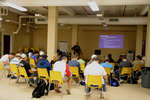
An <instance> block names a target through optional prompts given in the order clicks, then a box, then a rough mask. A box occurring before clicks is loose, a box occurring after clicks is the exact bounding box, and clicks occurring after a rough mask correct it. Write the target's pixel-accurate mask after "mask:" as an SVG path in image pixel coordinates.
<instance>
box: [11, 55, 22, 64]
mask: <svg viewBox="0 0 150 100" xmlns="http://www.w3.org/2000/svg"><path fill="white" fill-rule="evenodd" d="M19 63H20V60H19V59H18V58H16V57H15V58H13V59H12V60H11V61H10V64H16V65H19Z"/></svg>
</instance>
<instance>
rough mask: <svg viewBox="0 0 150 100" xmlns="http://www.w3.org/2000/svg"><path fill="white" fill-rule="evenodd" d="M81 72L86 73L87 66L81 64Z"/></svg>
mask: <svg viewBox="0 0 150 100" xmlns="http://www.w3.org/2000/svg"><path fill="white" fill-rule="evenodd" d="M80 68H81V71H82V72H84V69H85V64H80Z"/></svg>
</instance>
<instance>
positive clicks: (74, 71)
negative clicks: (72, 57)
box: [70, 66, 79, 78]
mask: <svg viewBox="0 0 150 100" xmlns="http://www.w3.org/2000/svg"><path fill="white" fill-rule="evenodd" d="M70 71H71V73H72V77H73V78H78V77H79V68H78V67H72V66H70Z"/></svg>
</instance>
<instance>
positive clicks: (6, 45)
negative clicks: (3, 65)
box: [4, 35, 10, 54]
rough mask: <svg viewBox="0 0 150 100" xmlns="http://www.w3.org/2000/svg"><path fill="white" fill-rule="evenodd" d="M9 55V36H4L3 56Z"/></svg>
mask: <svg viewBox="0 0 150 100" xmlns="http://www.w3.org/2000/svg"><path fill="white" fill-rule="evenodd" d="M9 53H10V35H4V54H9Z"/></svg>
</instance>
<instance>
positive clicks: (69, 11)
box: [59, 7, 75, 16]
mask: <svg viewBox="0 0 150 100" xmlns="http://www.w3.org/2000/svg"><path fill="white" fill-rule="evenodd" d="M59 11H63V12H65V13H67V14H68V15H70V16H74V15H75V12H74V11H73V10H72V9H70V8H68V7H59Z"/></svg>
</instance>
